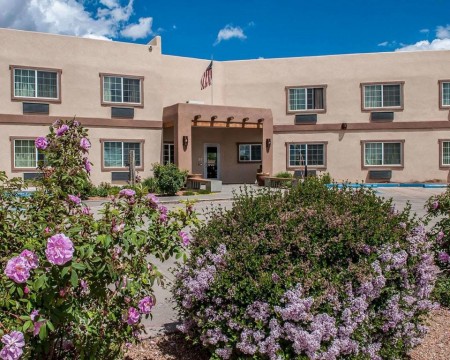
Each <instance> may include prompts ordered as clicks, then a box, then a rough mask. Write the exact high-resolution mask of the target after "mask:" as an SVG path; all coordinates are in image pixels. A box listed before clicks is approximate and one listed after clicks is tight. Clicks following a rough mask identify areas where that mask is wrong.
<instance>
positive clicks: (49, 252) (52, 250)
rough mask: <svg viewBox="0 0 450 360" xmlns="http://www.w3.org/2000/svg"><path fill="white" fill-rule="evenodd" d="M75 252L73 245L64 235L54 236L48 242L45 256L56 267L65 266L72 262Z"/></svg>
mask: <svg viewBox="0 0 450 360" xmlns="http://www.w3.org/2000/svg"><path fill="white" fill-rule="evenodd" d="M73 252H74V249H73V243H72V241H71V240H70V239H69V238H68V237H67V236H66V235H64V234H56V235H53V236H52V237H51V238H50V239H48V241H47V249H46V250H45V255H46V256H47V259H48V261H50V262H51V263H52V264H54V265H64V264H65V263H67V262H69V261H70V260H72V257H73Z"/></svg>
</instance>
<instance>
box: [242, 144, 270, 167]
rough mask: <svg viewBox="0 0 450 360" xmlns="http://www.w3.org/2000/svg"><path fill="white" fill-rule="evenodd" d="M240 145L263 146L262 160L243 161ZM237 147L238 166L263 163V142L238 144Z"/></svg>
mask: <svg viewBox="0 0 450 360" xmlns="http://www.w3.org/2000/svg"><path fill="white" fill-rule="evenodd" d="M240 145H261V160H249V161H242V160H240V159H239V146H240ZM236 146H237V162H238V164H260V163H262V154H263V151H264V149H263V143H262V142H238V143H236ZM250 154H251V151H250Z"/></svg>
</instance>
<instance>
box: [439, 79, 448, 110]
mask: <svg viewBox="0 0 450 360" xmlns="http://www.w3.org/2000/svg"><path fill="white" fill-rule="evenodd" d="M439 83H440V84H439V86H440V88H439V93H440V95H441V96H440V99H439V104H440V107H441V108H447V107H450V80H444V81H440V82H439Z"/></svg>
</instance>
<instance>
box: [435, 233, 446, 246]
mask: <svg viewBox="0 0 450 360" xmlns="http://www.w3.org/2000/svg"><path fill="white" fill-rule="evenodd" d="M443 238H444V232H443V231H439V232H438V234H437V236H436V240H437V241H438V243H441V242H442V239H443Z"/></svg>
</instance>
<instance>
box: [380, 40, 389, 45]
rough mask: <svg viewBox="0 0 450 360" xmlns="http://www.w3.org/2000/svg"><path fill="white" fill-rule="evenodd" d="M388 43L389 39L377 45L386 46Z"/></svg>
mask: <svg viewBox="0 0 450 360" xmlns="http://www.w3.org/2000/svg"><path fill="white" fill-rule="evenodd" d="M388 45H389V41H383V42H381V43H379V44H378V46H388Z"/></svg>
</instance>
